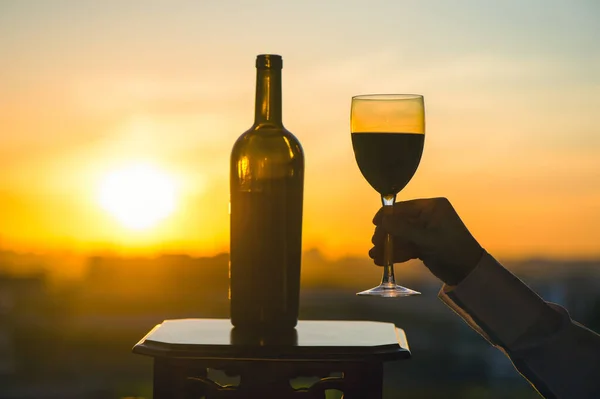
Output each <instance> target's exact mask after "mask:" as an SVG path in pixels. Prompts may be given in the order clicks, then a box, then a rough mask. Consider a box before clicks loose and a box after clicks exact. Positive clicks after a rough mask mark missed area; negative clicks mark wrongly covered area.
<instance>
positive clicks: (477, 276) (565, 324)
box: [440, 254, 600, 399]
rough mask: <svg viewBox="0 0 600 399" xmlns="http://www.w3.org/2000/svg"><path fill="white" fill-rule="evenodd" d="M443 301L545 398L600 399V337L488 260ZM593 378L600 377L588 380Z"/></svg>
mask: <svg viewBox="0 0 600 399" xmlns="http://www.w3.org/2000/svg"><path fill="white" fill-rule="evenodd" d="M440 298H441V299H442V300H443V301H444V302H445V303H446V304H447V305H448V306H450V308H452V309H453V310H454V311H455V312H456V313H458V314H459V315H460V316H461V317H462V318H463V319H464V320H465V321H466V322H467V323H468V324H469V325H470V326H471V327H473V328H474V329H475V330H476V331H478V332H479V333H480V334H482V335H483V336H484V337H485V338H486V339H488V341H490V342H491V343H492V344H493V345H495V346H497V347H499V348H500V349H502V350H503V351H504V352H505V353H506V354H507V355H508V356H509V357H510V358H511V360H512V361H513V364H514V365H515V367H516V368H517V369H518V370H519V372H521V374H523V376H525V378H527V379H528V380H529V381H530V382H531V383H532V385H534V386H535V387H536V389H538V391H540V393H542V394H543V395H544V396H546V397H547V398H560V399H563V398H588V397H590V398H591V397H600V395H597V394H593V392H597V391H596V389H597V384H598V382H596V380H600V365H597V364H596V363H599V364H600V360H596V359H600V336H598V335H597V334H595V333H593V332H592V331H590V330H587V329H585V328H584V327H581V326H580V325H578V324H576V323H574V322H572V321H571V319H570V317H569V315H568V314H567V312H566V311H565V310H564V309H562V308H561V307H559V306H557V305H551V304H548V303H546V302H544V301H543V300H542V299H541V298H540V297H539V296H538V295H537V294H535V293H534V292H533V291H532V290H531V289H529V287H527V285H525V284H524V283H523V282H522V281H521V280H519V279H518V278H517V277H515V276H514V275H513V274H511V273H510V272H509V271H508V270H506V269H504V268H503V267H502V266H501V265H500V264H499V263H497V262H496V261H495V260H494V259H493V258H492V257H491V256H490V255H488V254H484V256H483V258H482V260H481V261H480V264H479V265H478V266H477V267H476V268H475V270H473V272H472V273H471V274H469V276H467V278H465V279H464V280H463V281H462V282H461V283H460V284H459V285H458V286H456V287H448V286H444V288H443V289H442V292H441V293H440ZM586 354H587V355H586ZM590 373H592V374H590ZM594 373H595V375H597V376H598V377H597V378H589V376H590V375H594ZM595 385H596V388H595Z"/></svg>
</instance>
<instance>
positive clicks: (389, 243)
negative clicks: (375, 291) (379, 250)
mask: <svg viewBox="0 0 600 399" xmlns="http://www.w3.org/2000/svg"><path fill="white" fill-rule="evenodd" d="M381 202H382V203H383V214H384V215H393V214H394V203H395V202H396V195H395V194H393V195H382V196H381ZM383 261H384V263H383V278H382V279H381V284H382V285H393V286H395V285H396V278H395V277H394V238H393V237H392V235H391V234H386V235H385V242H384V246H383Z"/></svg>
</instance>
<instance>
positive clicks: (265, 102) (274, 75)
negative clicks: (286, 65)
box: [254, 68, 283, 126]
mask: <svg viewBox="0 0 600 399" xmlns="http://www.w3.org/2000/svg"><path fill="white" fill-rule="evenodd" d="M254 124H255V125H262V124H269V125H276V126H283V123H282V119H281V68H258V69H257V70H256V104H255V111H254Z"/></svg>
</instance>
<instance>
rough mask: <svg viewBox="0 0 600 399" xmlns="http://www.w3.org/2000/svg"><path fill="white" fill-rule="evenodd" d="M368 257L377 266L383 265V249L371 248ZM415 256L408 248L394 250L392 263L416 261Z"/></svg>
mask: <svg viewBox="0 0 600 399" xmlns="http://www.w3.org/2000/svg"><path fill="white" fill-rule="evenodd" d="M369 257H370V258H371V259H373V262H375V264H376V265H377V266H383V265H384V263H385V262H384V257H383V247H373V248H371V250H370V251H369ZM416 258H417V255H416V253H415V252H414V250H412V249H410V248H408V247H401V248H394V263H402V262H406V261H408V260H410V259H416Z"/></svg>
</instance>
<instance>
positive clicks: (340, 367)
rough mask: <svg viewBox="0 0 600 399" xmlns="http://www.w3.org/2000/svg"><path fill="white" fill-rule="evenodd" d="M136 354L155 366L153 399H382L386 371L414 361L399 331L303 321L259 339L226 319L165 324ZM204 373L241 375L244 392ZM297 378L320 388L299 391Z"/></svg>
mask: <svg viewBox="0 0 600 399" xmlns="http://www.w3.org/2000/svg"><path fill="white" fill-rule="evenodd" d="M133 352H134V353H137V354H142V355H148V356H152V357H153V358H154V399H167V398H168V399H180V398H181V399H183V398H185V399H188V398H189V399H192V398H193V399H200V398H206V399H218V398H252V399H259V398H280V399H288V398H290V399H291V398H307V399H308V398H322V399H323V398H325V391H327V390H329V389H335V390H339V391H342V392H344V398H345V399H358V398H360V399H380V398H381V396H382V383H383V363H384V362H387V361H393V360H400V359H408V358H410V351H409V349H408V344H407V341H406V336H405V335H404V331H403V330H402V329H400V328H397V327H395V326H394V325H393V324H390V323H379V322H367V321H316V320H302V321H299V323H298V326H297V327H296V329H295V330H292V331H288V332H285V333H272V334H270V335H259V334H247V333H242V332H240V331H238V330H237V329H234V328H232V326H231V323H230V321H229V320H228V319H182V320H166V321H164V322H163V323H162V324H159V325H157V326H156V327H155V328H154V329H152V330H151V331H150V332H149V333H148V334H147V335H146V336H145V337H144V338H143V339H142V340H141V341H140V342H138V343H137V345H135V347H134V348H133ZM207 369H215V370H222V371H224V372H225V373H226V374H227V375H231V376H233V375H237V376H239V384H238V385H235V386H234V385H228V386H223V385H220V384H219V383H217V382H215V381H212V380H211V379H209V378H208V374H207ZM333 375H337V376H333ZM298 377H317V382H315V383H314V384H313V385H311V386H310V387H307V388H297V389H294V388H292V386H291V385H290V380H291V379H294V378H298Z"/></svg>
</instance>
